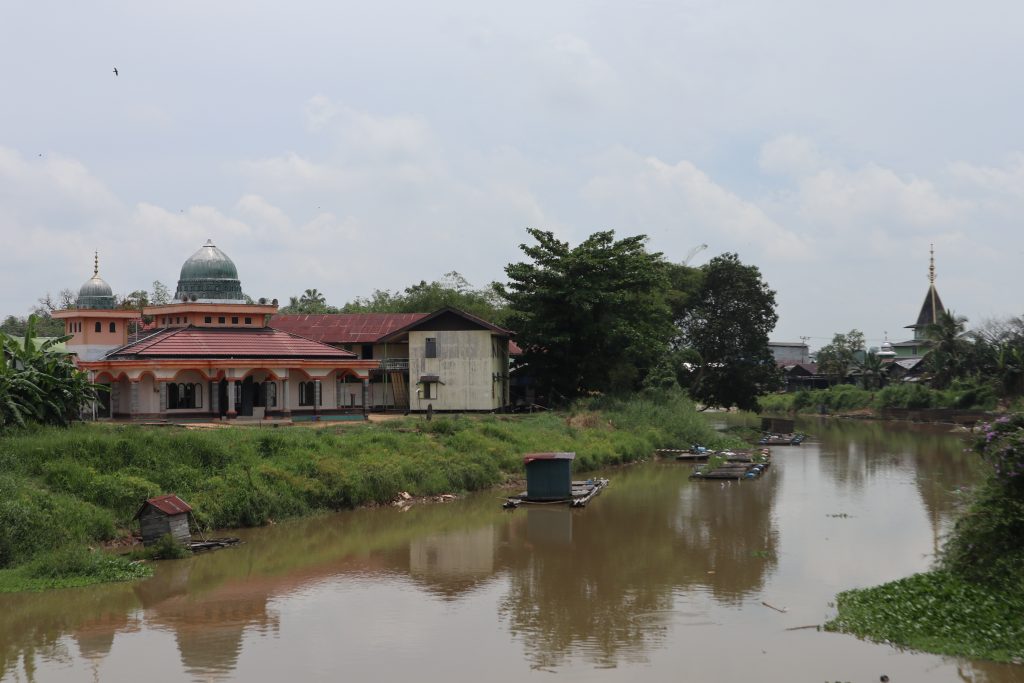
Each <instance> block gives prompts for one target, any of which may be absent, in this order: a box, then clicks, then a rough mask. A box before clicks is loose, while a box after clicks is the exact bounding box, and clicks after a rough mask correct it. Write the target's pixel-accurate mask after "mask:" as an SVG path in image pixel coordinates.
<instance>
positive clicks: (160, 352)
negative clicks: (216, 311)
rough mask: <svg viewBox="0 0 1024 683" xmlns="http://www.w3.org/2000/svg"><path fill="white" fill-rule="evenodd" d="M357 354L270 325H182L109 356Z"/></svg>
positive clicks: (328, 355) (219, 356)
mask: <svg viewBox="0 0 1024 683" xmlns="http://www.w3.org/2000/svg"><path fill="white" fill-rule="evenodd" d="M125 357H143V358H153V357H160V358H355V357H356V356H355V354H353V353H351V352H349V351H344V350H342V349H336V348H334V347H333V346H328V345H327V344H321V343H320V342H318V341H313V340H312V339H306V338H305V337H300V336H298V335H296V334H291V333H288V332H282V331H281V330H275V329H271V328H269V327H266V328H258V329H232V328H218V327H179V328H171V329H166V330H161V331H160V332H157V333H155V334H152V335H150V336H148V337H144V338H143V339H140V340H139V341H137V342H135V343H133V344H129V345H127V346H123V347H121V348H120V349H116V350H115V351H114V352H112V353H111V354H110V355H108V356H107V358H110V359H118V358H125Z"/></svg>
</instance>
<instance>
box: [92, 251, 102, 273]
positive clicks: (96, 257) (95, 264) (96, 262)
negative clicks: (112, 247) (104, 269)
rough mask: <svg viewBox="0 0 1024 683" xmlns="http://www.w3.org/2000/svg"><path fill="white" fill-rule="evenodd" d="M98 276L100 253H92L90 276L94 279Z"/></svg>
mask: <svg viewBox="0 0 1024 683" xmlns="http://www.w3.org/2000/svg"><path fill="white" fill-rule="evenodd" d="M99 274H100V252H98V251H94V252H93V253H92V276H93V277H96V276H97V275H99Z"/></svg>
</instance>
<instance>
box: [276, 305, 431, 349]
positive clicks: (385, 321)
mask: <svg viewBox="0 0 1024 683" xmlns="http://www.w3.org/2000/svg"><path fill="white" fill-rule="evenodd" d="M428 316H429V314H428V313H325V314H317V315H313V314H309V315H275V316H274V317H273V318H271V319H270V326H271V327H273V328H274V329H277V330H282V331H284V332H291V333H292V334H300V335H302V336H303V337H308V338H309V339H315V340H316V341H320V342H324V343H327V344H371V343H373V342H376V341H377V340H379V339H380V338H381V337H384V336H387V335H389V334H391V333H392V332H394V331H395V330H400V329H402V328H403V327H405V326H406V325H409V324H412V323H415V322H417V321H419V320H423V319H424V318H426V317H428Z"/></svg>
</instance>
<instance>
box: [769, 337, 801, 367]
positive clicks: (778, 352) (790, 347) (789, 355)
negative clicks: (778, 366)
mask: <svg viewBox="0 0 1024 683" xmlns="http://www.w3.org/2000/svg"><path fill="white" fill-rule="evenodd" d="M768 348H769V349H770V350H771V352H772V358H774V359H775V362H776V363H807V362H809V360H810V359H809V354H808V349H807V344H790V343H780V342H768Z"/></svg>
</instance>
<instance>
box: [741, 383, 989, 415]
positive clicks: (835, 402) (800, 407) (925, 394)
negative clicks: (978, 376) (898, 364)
mask: <svg viewBox="0 0 1024 683" xmlns="http://www.w3.org/2000/svg"><path fill="white" fill-rule="evenodd" d="M998 404H999V397H998V395H997V394H996V390H995V388H994V387H993V386H992V385H991V383H988V382H969V381H963V380H957V381H955V382H953V384H952V386H950V388H948V389H942V390H939V389H932V388H930V387H928V386H925V385H924V384H920V383H917V382H904V383H898V384H890V385H889V386H887V387H885V388H883V389H878V390H867V389H861V388H860V387H857V386H854V385H852V384H837V385H835V386H832V387H829V388H828V389H812V390H807V389H803V390H800V391H795V392H792V393H785V394H770V395H767V396H762V397H761V398H760V399H759V405H760V406H761V410H762V411H766V412H772V413H818V412H820V410H821V407H822V406H824V408H825V410H826V412H828V413H842V412H848V411H854V410H862V409H865V408H870V409H874V410H882V409H885V408H906V409H910V410H924V409H929V408H955V409H958V410H994V409H995V408H996V407H997V406H998Z"/></svg>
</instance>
